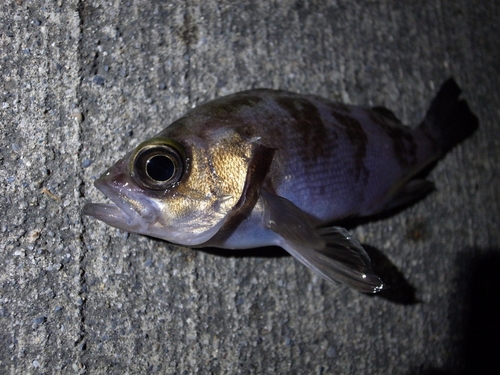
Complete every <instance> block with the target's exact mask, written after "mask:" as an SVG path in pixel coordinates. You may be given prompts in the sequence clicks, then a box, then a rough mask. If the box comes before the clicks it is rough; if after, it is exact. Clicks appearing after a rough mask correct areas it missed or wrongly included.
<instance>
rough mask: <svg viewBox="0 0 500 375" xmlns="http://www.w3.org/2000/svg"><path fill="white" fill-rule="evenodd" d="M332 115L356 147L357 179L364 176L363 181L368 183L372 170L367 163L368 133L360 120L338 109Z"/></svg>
mask: <svg viewBox="0 0 500 375" xmlns="http://www.w3.org/2000/svg"><path fill="white" fill-rule="evenodd" d="M332 115H333V116H334V117H335V119H336V120H337V121H338V124H339V125H340V126H341V127H342V128H343V131H344V132H345V133H346V135H347V137H348V138H349V141H350V142H351V145H352V146H353V147H354V150H355V151H354V165H355V171H354V172H355V177H356V181H360V179H361V178H362V183H363V184H366V183H367V182H368V177H369V175H370V171H369V170H368V168H367V167H366V165H365V158H366V148H367V143H368V136H367V135H366V133H365V130H364V129H363V127H362V126H361V124H360V122H359V121H358V120H356V119H355V118H354V117H351V116H348V115H345V114H343V113H340V112H336V111H333V112H332Z"/></svg>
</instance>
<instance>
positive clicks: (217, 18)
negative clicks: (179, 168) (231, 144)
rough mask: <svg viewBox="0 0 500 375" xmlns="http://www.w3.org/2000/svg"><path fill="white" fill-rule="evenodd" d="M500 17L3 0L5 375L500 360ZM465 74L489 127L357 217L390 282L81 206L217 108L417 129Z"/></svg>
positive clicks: (0, 360)
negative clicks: (114, 173)
mask: <svg viewBox="0 0 500 375" xmlns="http://www.w3.org/2000/svg"><path fill="white" fill-rule="evenodd" d="M499 19H500V7H499V6H498V4H497V3H496V2H495V1H494V0H491V1H474V2H470V1H467V0H457V1H453V2H450V1H421V0H404V1H388V0H385V1H368V0H365V1H342V0H339V1H335V0H331V1H310V0H297V1H286V0H285V1H274V0H273V1H242V2H232V1H215V0H205V1H196V0H187V1H185V0H172V1H159V0H151V1H145V0H113V1H98V0H88V1H84V0H48V1H44V0H4V1H2V3H1V5H0V73H1V77H0V131H1V133H0V134H1V136H0V212H1V219H0V221H1V225H0V236H1V238H0V270H1V271H0V343H1V344H0V373H2V374H55V373H61V374H145V373H148V374H150V373H151V374H318V375H319V374H407V375H413V374H465V373H475V374H493V373H499V372H500V363H499V362H498V355H497V351H496V350H495V347H494V346H493V344H492V343H491V341H492V340H493V341H496V344H499V337H500V326H499V322H498V320H497V319H496V317H497V314H498V310H499V308H500V281H499V278H498V272H499V270H500V225H499V214H500V210H499V201H500V188H499V182H500V167H499V159H500V138H499V131H498V130H499V122H500V93H499V89H498V87H499V84H500V79H499V78H500V69H499V67H500V64H499V61H500V42H499V38H498V37H499V35H500V26H499V22H498V20H499ZM451 75H453V76H454V77H455V78H456V80H457V81H458V83H459V84H460V85H461V86H462V88H463V90H464V93H463V95H464V97H465V98H467V100H468V102H469V104H470V106H471V108H472V109H473V110H474V112H475V113H476V114H477V116H478V117H479V119H480V129H479V131H478V132H476V134H475V135H474V136H473V137H472V138H470V139H468V140H467V141H466V142H464V143H463V144H462V145H460V146H459V147H457V148H456V149H454V150H453V151H452V152H451V153H450V154H448V155H447V157H446V158H445V159H444V160H442V161H441V162H440V163H439V164H438V165H437V167H436V168H435V169H434V170H433V172H432V173H431V175H430V178H431V179H432V180H433V181H434V182H435V184H436V187H437V190H436V191H435V192H433V193H432V194H431V195H430V196H428V197H427V198H426V199H424V200H423V201H421V202H419V203H418V204H416V205H414V206H413V207H410V208H408V209H407V210H404V211H402V212H400V213H397V214H395V215H393V216H391V217H389V218H385V219H382V220H379V221H376V222H369V223H364V224H362V225H358V226H356V227H355V228H353V231H354V233H355V234H356V235H357V236H358V238H360V239H361V242H362V243H363V244H365V245H366V246H367V248H368V251H369V252H370V254H371V255H372V256H373V258H374V260H375V268H376V269H377V270H378V272H379V273H380V274H381V276H382V278H383V279H384V280H386V281H387V282H388V283H389V284H391V285H392V289H390V290H388V291H387V292H386V293H384V294H381V295H377V296H374V297H373V296H367V295H363V294H360V293H356V292H354V291H352V290H349V289H347V288H345V287H336V286H334V285H330V284H328V283H326V282H324V281H322V280H320V279H319V278H318V277H316V276H314V275H313V274H312V273H311V272H310V271H309V270H307V269H306V268H305V267H303V266H301V265H300V264H298V263H297V262H296V261H294V259H293V258H291V257H289V256H285V255H284V254H283V253H282V252H280V251H276V250H269V249H264V250H259V251H244V252H241V253H233V252H221V251H205V252H204V251H194V250H190V249H187V248H182V247H179V246H173V245H169V244H167V243H165V242H162V241H159V240H154V239H151V238H147V237H142V236H138V235H129V234H127V233H124V232H121V231H119V230H116V229H113V228H111V227H108V226H106V225H104V224H102V223H100V222H97V221H94V220H91V219H89V218H87V217H82V215H81V209H82V206H83V204H84V203H85V202H87V201H103V200H104V197H103V196H102V194H100V193H99V192H98V191H97V190H96V189H95V188H94V187H93V185H92V183H93V181H94V180H95V178H96V177H98V176H99V175H100V174H101V173H102V172H103V171H104V170H105V169H106V168H107V167H108V166H110V165H111V164H112V163H113V162H114V161H115V160H116V159H117V158H118V157H120V156H121V155H122V154H124V153H125V152H126V151H127V150H129V149H131V148H132V147H134V146H136V145H137V144H138V143H139V142H141V141H142V140H145V139H146V138H148V137H149V136H151V135H153V134H155V133H156V132H158V131H159V130H161V129H162V128H164V127H165V126H166V125H168V124H169V123H170V122H172V121H173V120H174V119H176V118H178V117H179V116H180V115H182V114H183V113H184V112H185V111H186V110H187V109H189V108H191V107H192V106H194V105H196V104H198V103H202V102H204V101H206V100H208V99H211V98H214V97H218V96H222V95H225V94H228V93H232V92H236V91H239V90H244V89H249V88H252V87H271V88H281V89H287V90H292V91H297V92H302V93H314V94H319V95H322V96H324V97H327V98H330V99H333V100H338V101H343V102H346V103H355V104H363V105H384V106H386V107H388V108H391V109H393V110H394V112H395V113H396V114H397V116H399V117H400V118H401V119H402V120H403V121H404V122H405V123H408V124H417V123H418V122H419V121H420V119H421V118H422V116H423V115H424V113H425V111H426V109H427V106H428V105H429V102H430V99H431V98H432V97H433V96H434V94H435V92H436V90H437V88H438V86H439V85H440V84H441V82H442V81H444V80H445V79H446V78H447V77H449V76H451Z"/></svg>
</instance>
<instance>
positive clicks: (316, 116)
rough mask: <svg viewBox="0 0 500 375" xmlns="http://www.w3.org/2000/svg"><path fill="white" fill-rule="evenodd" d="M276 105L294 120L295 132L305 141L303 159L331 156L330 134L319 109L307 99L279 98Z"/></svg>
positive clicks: (302, 148) (292, 123)
mask: <svg viewBox="0 0 500 375" xmlns="http://www.w3.org/2000/svg"><path fill="white" fill-rule="evenodd" d="M276 103H277V104H278V105H279V106H280V107H281V108H282V109H284V110H285V111H286V112H287V113H288V115H289V116H290V117H291V118H292V119H293V120H294V121H292V122H291V125H292V126H293V130H294V131H296V132H297V133H298V134H300V137H301V139H302V140H303V141H304V147H301V148H300V150H302V151H303V152H304V155H300V156H301V157H307V158H309V159H312V160H317V159H318V157H324V156H327V155H329V153H330V151H331V146H332V145H330V147H327V142H328V134H327V131H326V128H325V124H324V122H323V118H322V117H321V115H320V113H319V110H318V108H317V107H316V106H315V105H314V104H313V103H312V102H311V101H310V100H309V99H307V98H296V97H295V98H294V97H277V98H276Z"/></svg>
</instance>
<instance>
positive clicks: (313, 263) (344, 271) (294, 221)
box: [261, 190, 385, 293]
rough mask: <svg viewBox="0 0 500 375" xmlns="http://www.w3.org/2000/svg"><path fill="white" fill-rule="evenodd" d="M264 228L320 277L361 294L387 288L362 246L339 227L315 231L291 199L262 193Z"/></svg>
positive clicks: (262, 191)
mask: <svg viewBox="0 0 500 375" xmlns="http://www.w3.org/2000/svg"><path fill="white" fill-rule="evenodd" d="M261 198H262V199H263V200H264V202H265V206H266V208H265V211H266V214H265V225H266V226H267V227H268V228H270V229H271V230H272V231H274V232H275V233H277V234H278V235H280V237H281V241H280V243H279V245H280V246H281V247H282V248H283V249H285V250H286V251H287V252H289V253H290V254H291V255H292V256H293V257H295V258H296V259H297V260H298V261H300V262H301V263H303V264H304V265H306V266H307V267H309V268H310V269H311V270H313V271H314V272H316V273H317V274H318V275H319V276H321V277H323V278H324V279H326V280H329V281H331V282H334V283H343V284H346V285H348V286H350V287H351V288H354V289H356V290H358V291H360V292H365V293H376V292H379V291H381V290H382V289H384V288H385V285H384V283H383V282H382V280H381V279H380V278H379V277H378V276H377V275H376V274H375V273H374V272H373V270H372V268H371V262H370V258H369V257H368V254H366V252H365V250H364V249H363V247H362V246H361V245H360V243H359V242H358V241H357V240H356V239H354V238H353V237H352V236H351V234H350V233H349V232H348V231H347V230H345V229H344V228H340V227H330V228H321V229H315V228H314V227H312V226H311V224H310V222H309V220H308V218H307V216H306V214H305V213H304V212H303V211H302V210H300V209H299V208H298V207H297V206H295V205H294V204H293V203H292V202H290V201H289V200H287V199H285V198H282V197H279V196H276V195H274V194H271V193H269V192H267V191H264V190H261Z"/></svg>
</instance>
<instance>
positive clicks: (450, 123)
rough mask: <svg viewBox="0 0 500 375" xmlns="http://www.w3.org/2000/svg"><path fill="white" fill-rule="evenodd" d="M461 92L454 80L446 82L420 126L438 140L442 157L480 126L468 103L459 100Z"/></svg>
mask: <svg viewBox="0 0 500 375" xmlns="http://www.w3.org/2000/svg"><path fill="white" fill-rule="evenodd" d="M461 92H462V90H460V87H458V85H457V83H456V82H455V80H454V79H453V78H449V79H448V80H446V82H444V83H443V85H442V86H441V88H440V89H439V92H438V93H437V95H436V97H435V98H434V99H433V100H432V102H431V106H430V107H429V110H428V111H427V114H426V116H425V118H424V121H423V122H422V124H421V125H420V126H421V128H422V130H423V131H424V132H425V133H427V134H429V135H430V136H431V137H432V138H434V139H435V140H436V142H437V144H438V146H439V148H440V150H441V155H444V154H446V153H447V152H448V151H449V150H450V149H452V148H453V147H455V146H456V145H457V144H458V143H460V142H462V141H463V140H464V139H466V138H468V137H469V136H470V135H471V134H472V133H474V131H476V129H477V128H478V126H479V121H478V119H477V117H476V116H475V115H474V114H473V113H472V111H471V110H470V109H469V105H468V104H467V102H466V101H465V100H459V96H460V93H461Z"/></svg>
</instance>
